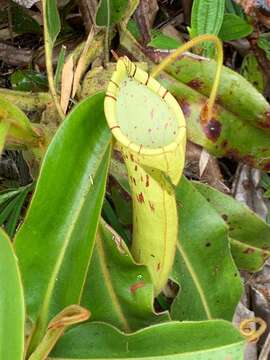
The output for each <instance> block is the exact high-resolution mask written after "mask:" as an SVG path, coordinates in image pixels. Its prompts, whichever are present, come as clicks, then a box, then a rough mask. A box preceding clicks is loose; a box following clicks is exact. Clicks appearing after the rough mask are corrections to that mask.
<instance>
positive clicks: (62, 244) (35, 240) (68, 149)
mask: <svg viewBox="0 0 270 360" xmlns="http://www.w3.org/2000/svg"><path fill="white" fill-rule="evenodd" d="M103 101H104V95H103V94H102V93H100V94H97V95H96V96H93V97H90V98H88V99H85V100H84V101H83V102H82V103H80V104H79V105H78V106H77V107H76V108H74V110H73V111H72V112H71V113H70V115H69V116H68V117H67V118H66V120H65V121H64V123H63V125H62V126H61V127H60V128H59V130H58V131H57V134H56V135H55V137H54V139H53V141H52V142H51V144H50V146H49V148H48V151H47V153H46V157H45V159H44V162H43V165H42V168H41V173H40V176H39V179H38V183H37V187H36V191H35V194H34V196H33V199H32V202H31V205H30V208H29V210H28V213H27V215H26V219H25V221H24V224H23V226H22V227H21V229H20V230H19V232H18V234H17V236H16V239H15V246H16V252H17V256H18V258H19V263H20V267H21V271H22V274H23V280H24V287H25V292H26V302H27V306H28V308H27V310H28V313H29V316H30V318H31V319H32V321H33V322H34V323H36V322H37V324H36V329H35V332H34V335H33V339H32V343H33V345H32V347H33V346H36V345H37V343H38V342H39V340H40V339H41V337H42V336H43V335H44V331H45V329H46V326H47V324H48V322H49V320H50V319H51V318H52V317H53V316H55V315H56V314H57V313H58V312H59V311H61V310H62V309H63V308H64V307H66V306H68V305H71V304H78V303H79V302H80V298H81V293H82V287H83V285H84V281H85V276H86V273H87V270H88V265H89V262H90V259H91V255H92V250H93V244H94V239H95V236H96V228H97V224H98V221H99V216H100V211H101V206H102V203H103V196H104V191H105V183H106V177H107V168H108V162H109V155H110V148H109V142H110V134H109V131H108V128H107V125H106V123H105V118H104V113H103ZM67 279H68V280H67Z"/></svg>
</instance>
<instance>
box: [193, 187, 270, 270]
mask: <svg viewBox="0 0 270 360" xmlns="http://www.w3.org/2000/svg"><path fill="white" fill-rule="evenodd" d="M193 184H194V186H195V187H196V189H197V190H199V192H200V193H201V194H202V195H203V196H204V197H205V199H207V201H208V202H209V204H210V205H211V206H212V207H213V208H214V209H215V210H216V211H217V212H218V213H219V214H220V216H221V217H222V218H223V219H224V221H226V223H227V224H228V227H229V236H230V243H231V251H232V255H233V258H234V261H235V262H236V265H237V266H238V267H239V268H240V269H242V270H247V271H259V270H260V269H261V268H262V267H263V264H264V262H265V261H266V260H267V259H268V258H269V256H270V226H269V225H268V224H266V223H265V222H264V221H263V220H262V219H261V218H259V217H258V215H256V214H255V213H254V212H253V211H251V210H250V209H249V208H248V207H247V206H246V205H245V204H242V203H240V202H238V201H236V200H234V199H233V198H232V197H230V196H228V195H224V194H223V193H221V192H219V191H217V190H215V189H213V188H211V187H210V186H207V185H204V184H201V183H193Z"/></svg>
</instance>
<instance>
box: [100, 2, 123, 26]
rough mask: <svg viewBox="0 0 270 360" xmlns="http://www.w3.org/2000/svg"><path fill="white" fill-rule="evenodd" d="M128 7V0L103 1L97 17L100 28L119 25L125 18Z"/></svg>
mask: <svg viewBox="0 0 270 360" xmlns="http://www.w3.org/2000/svg"><path fill="white" fill-rule="evenodd" d="M127 6H128V0H101V1H100V5H99V8H98V11H97V15H96V24H97V25H98V26H107V24H110V26H112V25H114V24H117V23H118V22H119V21H120V20H121V18H122V17H123V15H124V13H125V10H126V8H127ZM108 17H109V19H108Z"/></svg>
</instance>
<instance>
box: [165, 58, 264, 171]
mask: <svg viewBox="0 0 270 360" xmlns="http://www.w3.org/2000/svg"><path fill="white" fill-rule="evenodd" d="M166 71H167V72H168V73H169V74H170V75H172V77H173V78H171V77H166V76H164V75H163V76H162V77H160V81H161V83H162V84H163V86H165V87H166V88H167V89H168V90H169V91H170V92H171V93H172V94H173V95H174V96H175V97H176V99H177V100H178V102H179V104H180V106H181V107H182V110H183V111H184V114H185V118H186V122H187V127H188V129H187V130H188V138H189V140H191V141H193V142H195V143H196V144H199V145H201V146H203V147H205V148H206V149H207V150H208V151H209V152H211V153H212V154H214V155H215V156H227V157H229V158H231V157H232V158H234V159H235V160H241V161H243V162H245V163H247V164H249V165H250V166H253V167H258V168H260V169H262V170H264V171H270V147H269V141H270V135H269V134H270V132H269V129H270V106H269V104H268V102H267V101H266V100H265V98H264V97H263V96H262V94H260V93H259V92H258V91H257V90H256V89H255V88H254V87H253V86H252V85H251V84H250V83H249V82H248V81H247V80H246V79H244V78H243V77H242V76H240V75H239V74H237V73H236V72H234V71H232V70H230V69H228V68H226V67H223V69H222V74H221V82H220V86H219V90H218V102H217V103H216V107H215V110H216V112H215V116H214V118H213V119H211V121H209V122H207V123H203V121H202V119H201V118H200V114H201V112H202V109H203V106H204V104H205V103H206V101H207V99H208V96H209V94H210V91H211V88H212V85H213V79H214V74H215V71H216V62H215V61H213V60H209V59H205V58H202V57H196V56H194V55H193V56H192V55H184V56H183V57H182V58H181V60H179V61H176V62H175V63H174V64H173V65H171V66H169V67H168V68H167V69H166ZM175 80H177V81H175Z"/></svg>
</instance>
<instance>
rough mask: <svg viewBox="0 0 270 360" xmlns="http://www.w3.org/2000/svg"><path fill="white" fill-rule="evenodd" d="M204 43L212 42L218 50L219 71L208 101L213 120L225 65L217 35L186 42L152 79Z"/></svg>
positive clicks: (156, 68) (168, 58) (161, 65)
mask: <svg viewBox="0 0 270 360" xmlns="http://www.w3.org/2000/svg"><path fill="white" fill-rule="evenodd" d="M204 41H211V42H213V43H214V44H215V46H216V49H217V69H216V74H215V79H214V83H213V87H212V90H211V94H210V96H209V100H208V119H211V117H212V112H213V106H214V103H215V100H216V96H217V91H218V87H219V83H220V76H221V71H222V64H223V48H222V42H221V41H220V40H219V38H218V37H217V36H215V35H210V34H209V35H208V34H205V35H200V36H198V37H196V38H194V39H192V40H190V41H188V42H186V43H185V44H184V45H182V46H181V47H180V48H178V49H177V50H176V51H175V52H174V53H172V54H171V55H169V56H167V57H166V59H165V60H164V61H162V62H161V63H160V64H159V65H158V66H156V67H155V68H154V69H153V71H152V73H151V76H152V77H156V76H158V75H159V74H160V72H161V71H162V70H164V69H165V68H166V67H167V66H169V65H170V64H172V63H173V62H174V61H175V60H176V59H177V58H178V57H179V56H180V55H181V54H183V53H184V52H185V51H187V50H189V49H190V48H192V47H194V46H195V45H198V44H200V43H202V42H204Z"/></svg>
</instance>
